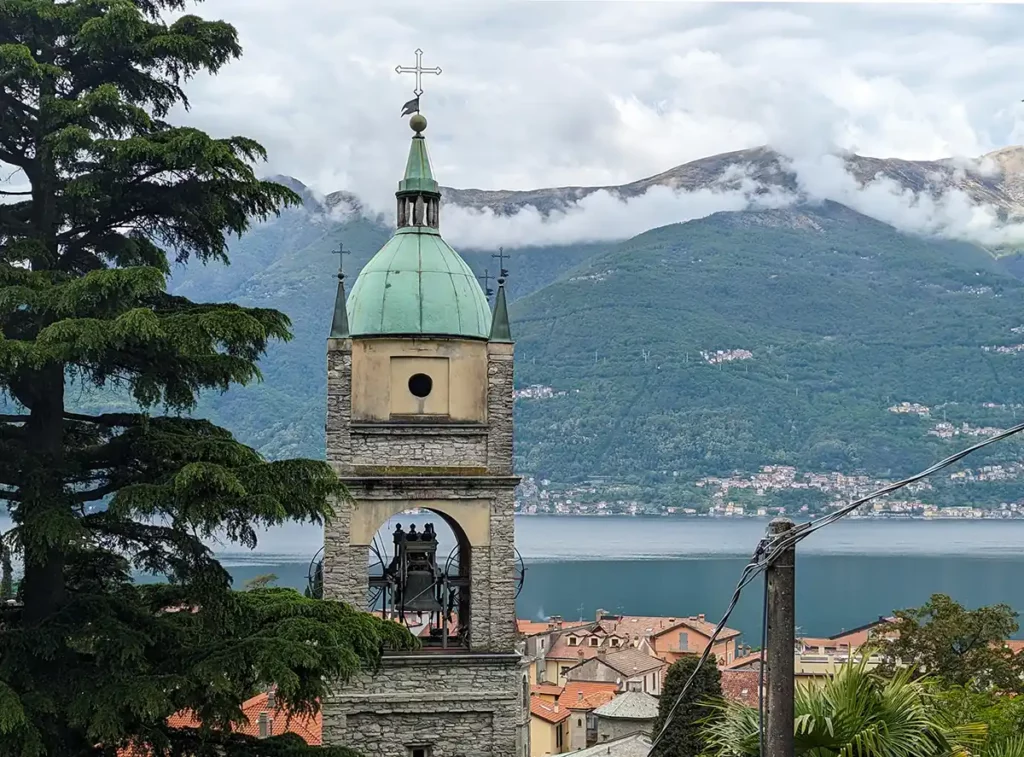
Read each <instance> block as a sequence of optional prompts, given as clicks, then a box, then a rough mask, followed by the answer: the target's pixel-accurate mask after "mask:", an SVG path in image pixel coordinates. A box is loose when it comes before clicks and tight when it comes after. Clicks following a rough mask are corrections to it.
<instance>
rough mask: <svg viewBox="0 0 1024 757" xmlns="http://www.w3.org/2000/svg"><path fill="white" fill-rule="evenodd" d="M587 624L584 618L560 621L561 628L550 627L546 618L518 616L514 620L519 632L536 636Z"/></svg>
mask: <svg viewBox="0 0 1024 757" xmlns="http://www.w3.org/2000/svg"><path fill="white" fill-rule="evenodd" d="M585 625H588V623H587V621H585V620H570V621H565V620H563V621H562V625H561V628H560V629H559V628H552V627H551V622H550V621H547V620H524V619H523V618H518V619H517V620H516V628H517V629H518V630H519V633H521V634H523V635H524V636H536V635H538V634H542V633H547V632H548V631H558V630H565V629H567V628H579V627H580V626H585Z"/></svg>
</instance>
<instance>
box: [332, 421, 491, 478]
mask: <svg viewBox="0 0 1024 757" xmlns="http://www.w3.org/2000/svg"><path fill="white" fill-rule="evenodd" d="M351 445H352V446H351V450H352V452H351V454H352V457H351V462H352V464H353V465H375V466H376V465H396V466H416V465H425V466H455V467H477V468H484V467H485V466H486V465H487V435H486V431H484V430H483V429H456V428H445V427H444V426H432V427H429V428H423V429H413V430H411V431H410V430H408V429H391V428H388V429H373V430H370V429H363V428H360V427H356V428H355V429H353V430H352V434H351Z"/></svg>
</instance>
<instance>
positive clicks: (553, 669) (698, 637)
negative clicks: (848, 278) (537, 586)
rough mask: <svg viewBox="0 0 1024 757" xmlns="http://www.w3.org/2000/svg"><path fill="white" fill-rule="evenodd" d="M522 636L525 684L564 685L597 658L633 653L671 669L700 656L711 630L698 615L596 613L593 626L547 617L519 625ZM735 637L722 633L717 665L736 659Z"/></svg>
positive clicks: (729, 631)
mask: <svg viewBox="0 0 1024 757" xmlns="http://www.w3.org/2000/svg"><path fill="white" fill-rule="evenodd" d="M519 628H520V632H521V633H523V634H525V635H526V640H525V641H526V643H525V647H524V653H525V654H526V655H527V656H528V657H529V658H530V661H531V667H530V682H531V684H533V683H553V684H556V685H564V684H565V682H566V680H567V679H566V677H565V675H566V672H567V671H568V670H570V669H571V668H573V667H575V666H577V665H579V664H580V663H581V662H583V661H585V660H589V659H591V658H593V657H596V656H597V655H598V654H599V653H600V652H604V653H606V654H607V653H611V652H616V651H619V650H623V649H627V648H634V649H639V650H641V651H644V652H646V653H648V654H650V655H653V656H656V657H659V658H660V659H661V660H663V661H664V662H665V663H666V665H671V664H672V663H673V662H675V661H676V660H678V659H679V658H680V657H682V656H683V655H686V654H701V653H703V652H704V649H705V648H706V647H707V645H708V644H709V642H710V641H711V635H712V634H713V633H714V628H715V627H714V625H713V624H712V623H708V622H707V621H706V620H705V618H704V615H696V616H691V617H651V616H639V615H612V614H609V613H607V612H606V611H604V610H598V611H597V616H596V618H595V620H593V621H590V622H583V621H580V622H577V623H567V622H563V621H562V619H561V618H558V617H553V618H551V620H550V621H549V622H548V624H547V625H543V624H540V623H534V622H533V621H523V620H520V621H519ZM739 638H740V632H739V631H736V630H733V629H731V628H723V629H722V633H721V634H719V637H718V639H717V640H716V641H715V644H714V646H713V647H712V653H713V654H714V657H715V660H716V661H717V662H718V664H719V665H726V664H729V663H731V662H732V661H733V660H734V659H736V657H737V656H738V652H739Z"/></svg>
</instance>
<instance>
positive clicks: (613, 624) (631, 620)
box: [598, 615, 740, 640]
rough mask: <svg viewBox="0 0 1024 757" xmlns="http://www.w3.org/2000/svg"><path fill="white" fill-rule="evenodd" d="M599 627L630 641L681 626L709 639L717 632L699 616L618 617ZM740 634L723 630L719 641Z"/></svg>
mask: <svg viewBox="0 0 1024 757" xmlns="http://www.w3.org/2000/svg"><path fill="white" fill-rule="evenodd" d="M598 625H599V626H600V627H601V628H602V629H603V630H604V631H605V632H606V633H609V634H613V635H616V636H626V637H628V638H629V639H633V637H634V636H635V637H639V638H644V637H654V636H661V635H662V634H663V633H666V632H668V631H671V630H672V629H674V628H679V627H681V626H686V627H688V628H692V629H693V630H694V631H696V632H697V633H699V634H702V635H703V636H705V637H707V638H709V639H710V638H711V634H713V633H714V632H715V624H714V623H708V622H707V621H706V620H704V619H703V618H701V617H699V616H698V617H668V618H666V617H658V616H653V615H618V616H615V617H614V618H609V619H601V620H599V621H598ZM739 634H740V632H739V631H736V630H733V629H732V628H723V629H722V632H721V633H720V634H718V638H719V640H723V639H731V638H732V637H733V636H739Z"/></svg>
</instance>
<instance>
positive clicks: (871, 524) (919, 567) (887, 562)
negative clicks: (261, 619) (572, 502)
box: [223, 516, 1024, 642]
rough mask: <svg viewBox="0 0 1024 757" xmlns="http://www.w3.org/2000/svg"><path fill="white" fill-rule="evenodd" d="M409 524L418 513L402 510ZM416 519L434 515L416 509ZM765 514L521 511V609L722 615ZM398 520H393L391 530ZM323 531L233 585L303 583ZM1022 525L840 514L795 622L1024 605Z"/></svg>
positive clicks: (236, 569)
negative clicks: (941, 596) (936, 600)
mask: <svg viewBox="0 0 1024 757" xmlns="http://www.w3.org/2000/svg"><path fill="white" fill-rule="evenodd" d="M399 520H402V521H403V522H408V521H409V520H410V518H409V516H405V517H404V518H399ZM415 520H417V521H425V520H426V519H425V518H422V517H417V518H415ZM765 525H766V524H765V522H764V521H757V520H737V521H726V520H708V519H694V520H677V519H669V518H650V519H648V518H569V517H562V518H559V517H521V518H518V519H517V521H516V542H517V546H518V547H519V550H520V552H521V553H522V555H523V558H524V560H525V561H526V564H527V572H526V584H525V586H524V588H523V591H522V593H521V594H520V596H519V614H520V616H521V617H530V618H544V617H546V616H548V615H555V614H557V615H562V616H564V617H566V618H581V617H582V618H592V617H594V615H595V613H596V611H597V610H598V608H602V609H605V610H609V611H613V612H617V611H620V612H624V613H628V614H633V615H669V616H671V615H694V614H698V613H705V614H706V615H707V616H708V618H709V619H712V620H715V621H717V620H718V618H719V617H721V613H722V612H723V611H724V610H725V606H726V603H727V602H728V598H729V596H730V594H731V592H732V589H733V587H734V586H735V583H736V580H737V579H738V577H739V573H740V571H741V570H742V568H743V565H744V564H745V563H746V560H747V558H748V557H749V555H750V553H751V551H752V550H753V547H754V545H755V544H756V543H757V540H758V539H759V538H760V537H761V535H762V534H763V532H764V529H765ZM391 527H393V524H392V526H391ZM320 539H321V537H320V532H319V530H317V529H315V528H309V527H294V526H293V527H288V528H283V529H275V530H274V531H273V532H270V533H267V534H266V535H265V536H264V538H263V539H262V541H261V548H260V553H259V554H251V553H240V552H238V551H237V550H233V551H224V552H223V558H224V560H225V563H226V564H227V565H229V566H230V568H231V571H232V574H233V575H234V576H235V577H236V581H238V582H239V583H241V582H242V581H244V580H245V579H247V578H249V577H252V576H254V575H259V574H261V573H267V572H274V573H276V574H277V575H278V576H279V577H280V583H282V584H286V585H292V586H297V587H298V586H304V585H305V582H306V573H307V569H308V561H309V557H310V556H312V554H313V552H315V551H316V549H317V548H319V543H320ZM1022 576H1024V521H974V522H956V521H938V522H930V521H895V520H893V521H868V520H859V521H841V522H839V523H837V524H835V525H833V526H830V527H829V528H826V529H823V530H822V531H821V532H819V533H816V534H814V535H813V536H811V537H810V538H808V539H806V540H805V541H804V542H802V543H801V545H800V548H799V552H798V559H797V623H798V625H799V626H800V632H801V633H804V634H807V635H815V636H816V635H828V634H832V633H837V632H839V631H841V630H843V629H846V628H852V627H854V626H858V625H861V624H862V623H865V622H867V621H870V620H873V619H875V618H877V617H879V616H880V615H883V614H887V613H889V612H891V611H892V610H894V609H897V608H902V607H911V606H915V605H919V604H921V603H923V602H924V601H926V600H927V598H928V596H929V595H930V594H932V593H935V592H941V593H945V594H949V595H951V596H952V597H954V598H955V599H957V600H958V601H960V602H962V603H964V604H966V605H968V606H977V605H983V604H994V603H997V602H1005V603H1007V604H1009V605H1011V606H1012V607H1014V608H1017V609H1018V610H1020V611H1022V612H1024V580H1021V579H1022ZM761 591H762V589H761V584H760V583H754V584H751V586H750V587H749V588H748V590H747V591H746V592H745V593H744V595H743V597H742V598H741V600H740V604H739V606H738V607H737V609H736V611H735V612H734V613H733V616H732V619H731V621H730V626H731V627H733V628H736V629H738V630H740V631H742V632H743V634H744V636H745V637H746V639H747V641H749V642H756V641H757V639H758V638H759V635H760V626H761V621H760V614H761V608H760V602H761V596H762V595H761Z"/></svg>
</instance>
